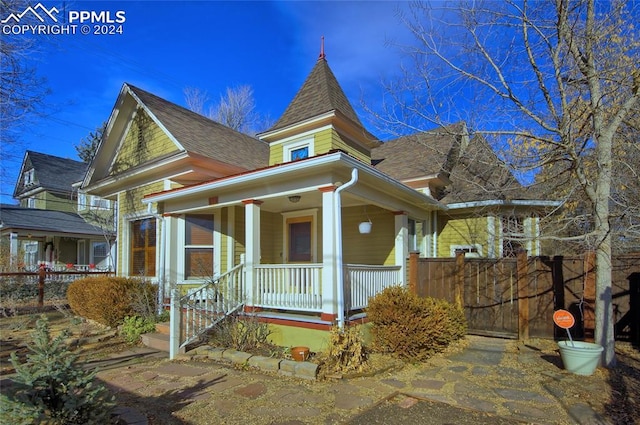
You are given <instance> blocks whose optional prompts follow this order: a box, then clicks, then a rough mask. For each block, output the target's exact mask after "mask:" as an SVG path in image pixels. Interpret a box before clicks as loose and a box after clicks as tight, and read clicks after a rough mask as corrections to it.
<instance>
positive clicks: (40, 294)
mask: <svg viewBox="0 0 640 425" xmlns="http://www.w3.org/2000/svg"><path fill="white" fill-rule="evenodd" d="M46 277H47V272H46V271H45V270H44V266H40V270H38V307H43V306H44V280H45V278H46Z"/></svg>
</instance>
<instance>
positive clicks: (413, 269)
mask: <svg viewBox="0 0 640 425" xmlns="http://www.w3.org/2000/svg"><path fill="white" fill-rule="evenodd" d="M419 256H420V252H419V251H411V252H410V253H409V291H410V292H411V293H412V294H416V295H417V294H418V258H419Z"/></svg>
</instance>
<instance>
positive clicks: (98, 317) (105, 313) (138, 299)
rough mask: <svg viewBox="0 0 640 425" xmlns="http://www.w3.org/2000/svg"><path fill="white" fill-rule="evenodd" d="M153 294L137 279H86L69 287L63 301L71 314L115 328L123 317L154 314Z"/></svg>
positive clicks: (151, 286) (153, 291) (153, 290)
mask: <svg viewBox="0 0 640 425" xmlns="http://www.w3.org/2000/svg"><path fill="white" fill-rule="evenodd" d="M155 292H156V288H155V286H154V285H153V284H152V283H150V282H147V281H144V280H141V279H133V278H125V277H113V276H100V277H87V278H83V279H78V280H76V281H75V282H73V283H72V284H71V285H69V289H68V290H67V300H68V301H69V307H71V310H73V312H74V313H75V314H77V315H79V316H82V317H86V318H87V319H92V320H95V321H97V322H99V323H102V324H103V325H107V326H112V327H115V326H118V325H120V324H122V323H123V321H124V318H125V317H126V316H133V315H135V314H139V315H144V316H146V315H148V314H149V312H154V311H155V303H156V301H155V299H156V298H155ZM152 314H153V313H152Z"/></svg>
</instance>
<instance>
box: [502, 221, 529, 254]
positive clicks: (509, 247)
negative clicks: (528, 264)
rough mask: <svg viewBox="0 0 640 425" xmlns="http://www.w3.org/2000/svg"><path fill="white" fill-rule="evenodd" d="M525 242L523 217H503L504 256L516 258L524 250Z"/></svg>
mask: <svg viewBox="0 0 640 425" xmlns="http://www.w3.org/2000/svg"><path fill="white" fill-rule="evenodd" d="M524 240H525V232H524V220H523V218H522V217H516V216H504V217H502V256H503V257H515V256H516V255H517V254H518V251H519V250H521V249H523V248H524V246H523V243H524Z"/></svg>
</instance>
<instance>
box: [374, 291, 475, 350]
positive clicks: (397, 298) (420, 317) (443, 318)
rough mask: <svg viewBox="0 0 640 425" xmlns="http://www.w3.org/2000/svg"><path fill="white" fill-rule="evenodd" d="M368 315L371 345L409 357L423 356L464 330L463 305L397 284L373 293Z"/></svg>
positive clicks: (452, 340)
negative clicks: (374, 294) (457, 305)
mask: <svg viewBox="0 0 640 425" xmlns="http://www.w3.org/2000/svg"><path fill="white" fill-rule="evenodd" d="M367 317H368V318H369V319H370V320H371V322H372V324H373V326H372V328H371V333H372V335H373V347H374V348H375V349H376V350H377V351H380V352H383V353H390V354H392V355H394V356H396V357H399V358H402V359H405V360H410V361H421V360H425V359H427V358H429V357H430V356H432V355H433V354H435V353H438V352H440V351H442V350H444V349H445V348H446V347H447V346H448V345H449V344H451V343H452V342H454V341H456V340H458V339H460V338H462V337H463V336H464V335H465V333H466V319H465V317H464V312H463V311H462V309H460V308H458V307H456V306H455V305H453V304H451V303H449V302H447V301H445V300H440V299H435V298H420V297H418V296H417V295H416V294H414V293H412V292H410V291H409V290H408V289H407V288H403V287H399V286H394V287H390V288H387V289H385V290H384V291H382V292H381V293H379V294H378V295H376V296H375V297H372V298H371V299H370V300H369V307H368V308H367Z"/></svg>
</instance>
